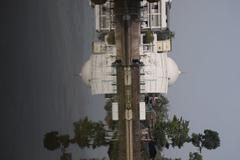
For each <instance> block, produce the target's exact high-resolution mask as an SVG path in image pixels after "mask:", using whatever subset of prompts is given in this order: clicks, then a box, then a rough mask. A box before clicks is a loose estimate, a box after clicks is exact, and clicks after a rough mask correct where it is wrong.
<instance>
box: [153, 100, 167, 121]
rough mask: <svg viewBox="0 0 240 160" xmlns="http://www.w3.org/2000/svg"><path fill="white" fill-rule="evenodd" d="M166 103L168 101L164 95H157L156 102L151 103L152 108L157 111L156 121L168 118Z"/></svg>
mask: <svg viewBox="0 0 240 160" xmlns="http://www.w3.org/2000/svg"><path fill="white" fill-rule="evenodd" d="M168 104H169V101H168V99H167V98H166V97H165V96H163V95H160V96H158V98H157V100H156V103H155V104H154V105H153V109H154V110H155V111H156V113H157V121H165V120H167V119H168V114H167V112H168Z"/></svg>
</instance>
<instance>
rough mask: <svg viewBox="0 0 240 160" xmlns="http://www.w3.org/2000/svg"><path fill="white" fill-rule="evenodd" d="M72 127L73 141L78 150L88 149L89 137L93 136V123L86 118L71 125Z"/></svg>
mask: <svg viewBox="0 0 240 160" xmlns="http://www.w3.org/2000/svg"><path fill="white" fill-rule="evenodd" d="M73 126H74V134H75V136H74V139H75V141H76V143H77V144H78V145H79V147H80V148H84V147H88V148H89V147H90V145H91V137H92V135H93V134H94V132H95V131H94V130H93V122H92V121H91V120H88V118H87V117H86V118H84V119H83V120H82V119H80V120H79V121H77V122H74V123H73Z"/></svg>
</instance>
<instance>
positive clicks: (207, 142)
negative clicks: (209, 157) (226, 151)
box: [202, 129, 220, 149]
mask: <svg viewBox="0 0 240 160" xmlns="http://www.w3.org/2000/svg"><path fill="white" fill-rule="evenodd" d="M202 146H203V147H205V148H207V149H216V148H217V147H219V146H220V138H219V135H218V132H216V131H212V130H209V129H206V130H204V135H203V136H202Z"/></svg>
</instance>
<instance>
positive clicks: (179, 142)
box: [166, 115, 190, 148]
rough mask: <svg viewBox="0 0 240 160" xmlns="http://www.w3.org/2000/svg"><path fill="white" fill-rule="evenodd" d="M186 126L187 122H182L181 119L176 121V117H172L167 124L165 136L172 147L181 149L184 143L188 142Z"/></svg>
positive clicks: (187, 128)
mask: <svg viewBox="0 0 240 160" xmlns="http://www.w3.org/2000/svg"><path fill="white" fill-rule="evenodd" d="M188 125H189V121H185V120H183V119H182V117H181V118H180V119H178V118H177V117H176V115H174V117H173V119H172V120H171V121H168V122H167V127H166V134H167V136H168V138H169V139H170V140H171V145H172V147H175V146H177V147H178V148H181V147H182V146H183V144H184V143H186V142H189V141H190V138H189V136H188V132H189V127H188Z"/></svg>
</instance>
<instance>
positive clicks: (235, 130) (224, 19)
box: [167, 0, 240, 160]
mask: <svg viewBox="0 0 240 160" xmlns="http://www.w3.org/2000/svg"><path fill="white" fill-rule="evenodd" d="M239 6H240V1H238V0H228V1H226V0H211V1H208V0H201V1H199V0H181V1H177V0H175V1H173V2H172V9H171V29H172V30H173V31H175V38H174V40H173V51H172V53H170V56H171V57H173V59H175V61H176V62H177V64H178V65H179V68H180V69H181V70H182V71H183V72H184V73H183V74H182V75H181V76H180V77H179V79H178V81H177V82H176V84H175V85H174V86H173V87H171V88H170V89H169V94H168V98H169V100H170V113H171V115H173V114H176V115H178V116H182V117H183V118H184V119H186V120H189V121H190V128H191V132H197V133H199V132H203V130H204V129H212V130H216V131H218V132H219V135H220V138H221V147H220V148H218V149H216V150H213V151H207V150H203V155H204V158H205V159H206V160H216V159H218V160H226V159H239V156H238V151H239V146H238V144H239V142H240V139H239V135H240V125H238V122H239V121H240V117H239V113H240V106H239V98H240V94H239V90H240V85H239V81H240V70H239V68H240V63H239V59H240V54H239V36H240V30H239V28H240V21H239V20H238V19H239V15H240V10H239ZM189 151H194V150H193V149H192V147H191V146H188V145H187V146H186V147H185V149H184V150H171V151H170V152H167V153H168V155H173V157H174V156H177V157H186V156H187V155H188V152H189Z"/></svg>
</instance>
